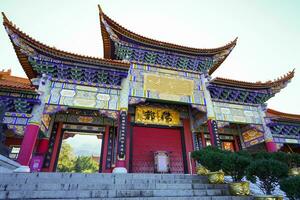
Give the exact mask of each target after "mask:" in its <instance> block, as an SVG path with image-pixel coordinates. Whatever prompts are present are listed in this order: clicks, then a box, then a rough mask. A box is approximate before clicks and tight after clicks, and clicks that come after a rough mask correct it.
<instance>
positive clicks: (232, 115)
mask: <svg viewBox="0 0 300 200" xmlns="http://www.w3.org/2000/svg"><path fill="white" fill-rule="evenodd" d="M213 107H214V112H215V116H216V120H218V121H226V122H236V123H247V124H262V123H263V122H262V118H261V116H260V108H259V107H257V106H248V105H239V104H232V103H222V102H213Z"/></svg>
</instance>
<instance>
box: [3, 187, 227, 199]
mask: <svg viewBox="0 0 300 200" xmlns="http://www.w3.org/2000/svg"><path fill="white" fill-rule="evenodd" d="M222 195H224V196H226V195H229V194H228V190H227V189H226V190H224V189H209V190H188V189H181V190H166V189H165V190H73V191H70V190H56V191H0V199H5V198H8V199H28V198H33V199H34V198H36V199H45V198H65V199H68V198H116V197H188V196H190V197H193V196H200V197H202V196H222Z"/></svg>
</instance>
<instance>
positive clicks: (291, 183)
mask: <svg viewBox="0 0 300 200" xmlns="http://www.w3.org/2000/svg"><path fill="white" fill-rule="evenodd" d="M279 184H280V189H281V190H282V191H284V192H285V194H286V196H287V197H288V198H289V199H291V200H297V199H300V176H292V177H288V178H286V179H283V180H281V181H280V182H279Z"/></svg>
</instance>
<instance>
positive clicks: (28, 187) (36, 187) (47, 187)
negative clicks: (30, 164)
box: [0, 183, 228, 191]
mask: <svg viewBox="0 0 300 200" xmlns="http://www.w3.org/2000/svg"><path fill="white" fill-rule="evenodd" d="M113 189H115V190H141V189H144V190H149V189H151V190H165V189H167V190H181V189H207V190H208V189H228V186H227V185H226V184H184V183H181V184H165V183H157V184H92V183H89V184H55V183H39V184H20V183H15V184H0V191H56V190H113Z"/></svg>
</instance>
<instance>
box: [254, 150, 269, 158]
mask: <svg viewBox="0 0 300 200" xmlns="http://www.w3.org/2000/svg"><path fill="white" fill-rule="evenodd" d="M252 157H253V159H254V160H261V159H272V153H269V152H266V151H260V152H257V153H254V154H252Z"/></svg>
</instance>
